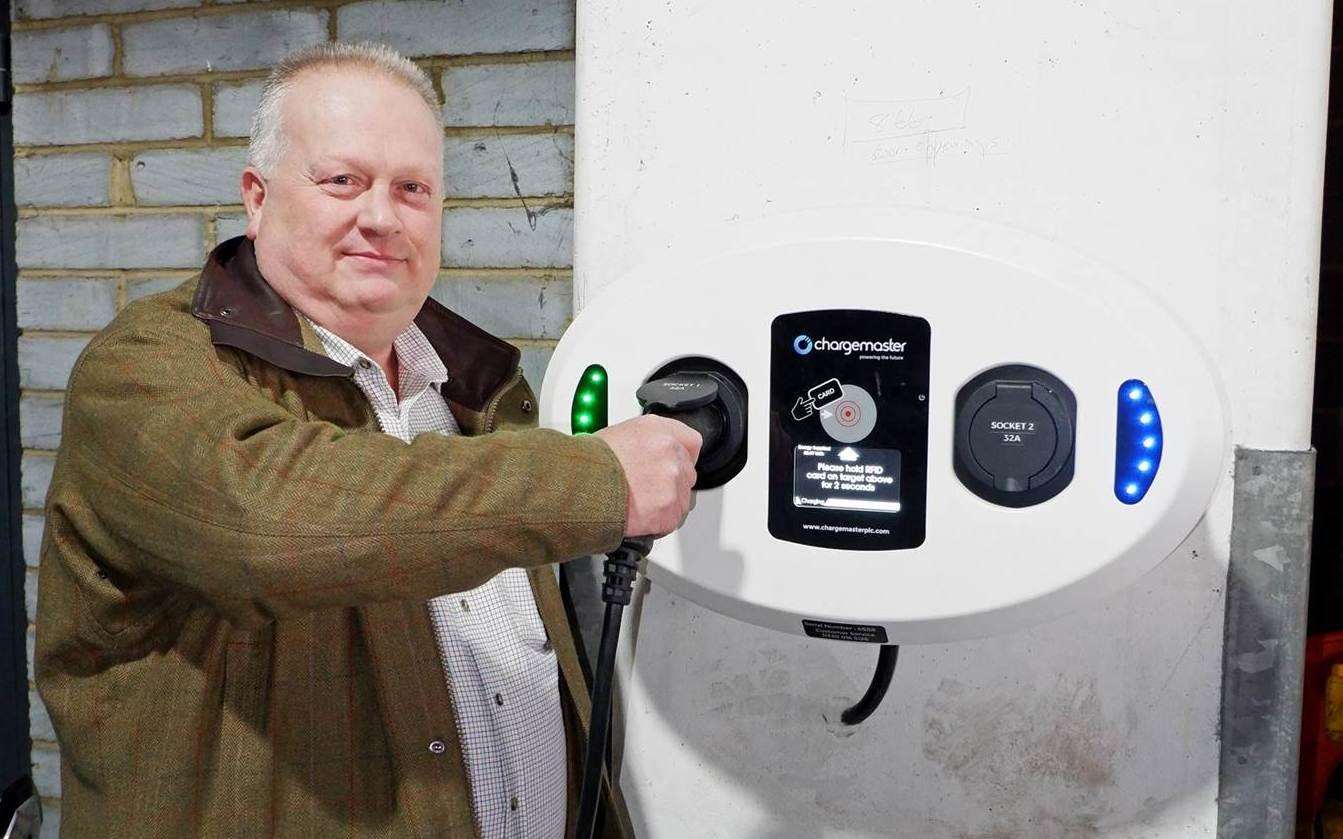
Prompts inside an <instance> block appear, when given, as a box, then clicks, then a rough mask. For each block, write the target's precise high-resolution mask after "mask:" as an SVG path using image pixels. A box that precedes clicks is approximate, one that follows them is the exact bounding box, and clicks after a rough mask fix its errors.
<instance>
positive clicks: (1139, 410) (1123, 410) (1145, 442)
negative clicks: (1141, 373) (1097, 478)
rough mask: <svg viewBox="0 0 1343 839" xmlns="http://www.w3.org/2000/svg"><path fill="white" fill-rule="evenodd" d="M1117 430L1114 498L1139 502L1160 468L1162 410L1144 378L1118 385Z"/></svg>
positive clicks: (1150, 486) (1126, 501) (1131, 502)
mask: <svg viewBox="0 0 1343 839" xmlns="http://www.w3.org/2000/svg"><path fill="white" fill-rule="evenodd" d="M1118 401H1119V407H1118V409H1117V420H1118V422H1117V423H1116V431H1115V498H1118V499H1119V500H1120V501H1122V502H1124V503H1125V504H1137V503H1138V502H1139V501H1141V500H1143V497H1144V496H1146V495H1147V491H1148V490H1149V489H1151V488H1152V481H1154V480H1156V473H1157V470H1158V469H1160V468H1161V449H1162V445H1163V443H1164V442H1165V441H1164V440H1163V439H1162V436H1161V412H1160V411H1158V410H1157V407H1156V399H1154V398H1153V397H1152V391H1151V389H1150V388H1148V387H1147V385H1146V384H1145V383H1144V382H1143V381H1142V380H1141V379H1129V380H1128V381H1126V382H1124V383H1123V384H1122V385H1120V386H1119V400H1118Z"/></svg>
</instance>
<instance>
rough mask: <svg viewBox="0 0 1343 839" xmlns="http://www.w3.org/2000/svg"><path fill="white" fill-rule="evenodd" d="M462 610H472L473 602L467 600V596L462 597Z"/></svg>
mask: <svg viewBox="0 0 1343 839" xmlns="http://www.w3.org/2000/svg"><path fill="white" fill-rule="evenodd" d="M462 611H463V612H469V611H471V604H470V603H467V602H466V598H462Z"/></svg>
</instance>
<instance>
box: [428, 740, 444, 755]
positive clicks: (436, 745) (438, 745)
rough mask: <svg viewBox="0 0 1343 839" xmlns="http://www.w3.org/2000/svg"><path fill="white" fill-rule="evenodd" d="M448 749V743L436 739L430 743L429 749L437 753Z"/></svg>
mask: <svg viewBox="0 0 1343 839" xmlns="http://www.w3.org/2000/svg"><path fill="white" fill-rule="evenodd" d="M447 750H448V744H447V743H444V742H443V741H442V740H434V741H433V742H431V743H430V744H429V751H430V752H431V753H433V754H436V755H441V754H443V753H444V752H446V751H447Z"/></svg>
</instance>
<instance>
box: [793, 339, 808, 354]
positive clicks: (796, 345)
mask: <svg viewBox="0 0 1343 839" xmlns="http://www.w3.org/2000/svg"><path fill="white" fill-rule="evenodd" d="M793 351H794V352H796V353H797V354H798V355H806V354H807V353H809V352H811V336H810V335H799V336H797V337H796V338H794V339H793Z"/></svg>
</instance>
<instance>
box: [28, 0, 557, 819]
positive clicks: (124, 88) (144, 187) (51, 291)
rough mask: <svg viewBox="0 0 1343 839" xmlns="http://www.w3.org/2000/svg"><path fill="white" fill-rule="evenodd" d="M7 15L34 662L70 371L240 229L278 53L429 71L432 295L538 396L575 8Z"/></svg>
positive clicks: (180, 7)
mask: <svg viewBox="0 0 1343 839" xmlns="http://www.w3.org/2000/svg"><path fill="white" fill-rule="evenodd" d="M11 12H12V18H13V68H14V82H15V85H16V94H17V95H16V101H15V105H14V136H15V144H16V159H15V165H14V169H15V191H16V199H17V203H18V206H19V220H18V245H17V248H18V254H17V257H18V265H19V278H18V285H19V288H18V311H19V314H18V316H19V327H20V328H21V330H22V334H21V336H20V338H19V369H20V384H21V387H22V396H21V404H20V411H21V416H20V428H21V434H22V439H23V446H24V454H23V484H22V491H23V504H24V510H25V511H24V527H23V542H24V558H25V561H26V563H27V566H28V572H27V588H26V591H27V601H28V611H29V621H30V626H29V639H28V641H29V660H30V661H31V659H32V641H33V635H32V627H31V621H32V615H33V611H34V608H35V603H36V592H37V585H38V584H39V582H40V581H39V580H38V571H37V550H38V546H39V544H40V540H41V534H42V518H41V508H42V503H43V499H44V497H45V494H46V488H47V483H48V481H49V479H50V476H51V467H52V463H53V457H54V454H55V449H56V447H57V445H58V444H59V442H60V436H61V428H60V425H61V407H62V398H63V395H64V394H63V389H64V387H65V384H66V379H67V378H68V376H69V373H70V368H71V365H72V364H73V363H74V360H75V358H76V357H77V356H78V354H79V352H80V350H81V349H82V348H83V347H84V345H85V344H86V343H87V342H88V340H89V338H90V337H91V336H92V335H93V333H94V332H96V331H97V330H98V329H100V328H101V327H102V326H103V325H105V324H106V323H107V322H108V320H110V319H111V318H112V316H113V315H114V314H115V313H116V311H117V310H118V309H120V308H121V307H122V306H124V305H126V304H127V303H128V302H129V301H131V300H134V299H136V298H138V297H141V296H143V295H146V294H151V293H154V292H156V291H160V290H162V289H165V288H170V287H172V286H173V285H175V284H177V283H179V282H181V281H182V280H184V279H186V278H188V277H190V276H191V275H192V274H193V273H194V271H195V270H196V269H197V268H198V267H199V266H200V264H201V263H202V261H203V259H204V256H205V254H206V253H207V252H208V251H209V250H210V249H211V248H212V247H213V246H214V245H215V244H216V243H217V242H219V241H221V240H223V239H227V238H229V237H231V236H235V235H238V234H239V233H241V232H242V229H243V218H244V216H243V212H242V207H241V204H240V203H239V198H238V180H239V175H240V172H241V168H242V165H243V160H244V156H245V153H246V145H247V139H246V135H247V130H248V125H249V122H250V118H251V111H252V108H253V106H254V104H255V102H256V99H257V95H258V93H259V90H260V84H261V80H262V79H263V78H264V77H265V75H266V73H267V71H268V68H269V66H270V65H271V64H273V63H274V62H275V61H276V60H277V59H278V58H279V57H280V56H282V55H284V54H285V53H286V52H288V51H290V50H291V49H294V48H297V47H301V46H304V45H307V44H312V43H316V42H320V41H326V40H334V39H340V40H364V39H370V40H378V41H383V42H385V43H388V44H390V45H392V46H394V47H396V48H397V49H399V50H401V51H402V52H404V53H406V54H407V55H409V56H411V57H412V58H414V59H415V60H416V61H418V62H419V63H420V64H421V66H423V67H424V68H425V69H426V70H427V71H429V73H430V76H431V77H432V78H433V80H434V84H435V85H436V86H437V87H438V89H439V92H440V95H441V96H442V98H443V100H444V101H445V103H446V105H445V107H444V123H445V126H446V127H445V129H444V130H445V139H446V142H445V150H444V166H445V172H446V181H447V191H446V197H445V201H444V207H445V212H444V219H443V263H442V265H443V267H442V269H441V271H440V274H439V278H438V283H437V284H436V286H435V288H434V292H433V294H434V296H435V297H437V298H438V299H439V300H441V301H442V302H444V303H445V304H447V305H448V306H450V307H452V308H453V309H455V310H457V311H458V312H461V313H462V314H464V315H466V316H467V317H470V318H472V319H474V320H476V321H477V322H478V323H480V324H481V325H482V326H484V327H485V328H486V329H489V330H491V331H493V332H495V333H496V334H499V335H502V336H504V337H507V338H509V339H512V340H513V341H514V342H515V343H516V344H518V345H519V346H520V347H521V348H522V350H523V359H524V367H525V368H526V370H527V373H528V377H529V378H530V379H531V380H532V382H533V384H534V385H539V382H540V377H541V373H542V371H543V370H544V367H545V363H546V360H547V359H548V358H549V354H550V351H551V349H552V348H553V345H554V341H555V339H557V338H558V337H559V335H560V333H561V332H562V331H563V329H564V327H565V326H566V325H567V323H568V321H569V318H570V315H571V296H572V295H571V282H570V271H569V268H568V266H569V264H570V251H571V240H572V237H571V228H572V224H573V211H572V206H573V204H572V183H573V129H572V122H573V95H574V76H573V52H572V49H573V37H574V35H573V32H574V26H573V18H574V5H573V0H444V1H443V2H438V1H437V0H436V1H435V2H392V1H391V0H383V1H382V2H354V1H353V0H318V1H317V2H288V1H287V0H274V2H247V3H238V2H236V0H213V2H212V0H11ZM30 669H31V665H30ZM30 678H31V673H30ZM29 698H30V701H31V702H32V706H33V713H32V720H33V724H32V735H33V739H34V744H33V746H34V751H33V762H34V775H35V778H36V781H37V785H38V788H39V789H40V791H41V792H42V794H43V797H44V802H45V805H46V809H47V812H48V827H47V829H46V830H45V831H44V833H43V835H44V836H45V835H51V836H54V835H55V825H56V824H57V822H58V820H59V806H60V771H59V766H60V759H59V754H58V751H57V747H56V743H55V740H54V734H53V732H52V729H51V723H50V721H49V720H48V718H47V716H46V713H45V712H44V710H43V708H42V705H41V702H40V701H39V700H38V697H37V695H36V694H35V693H33V692H31V691H30V695H29Z"/></svg>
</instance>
